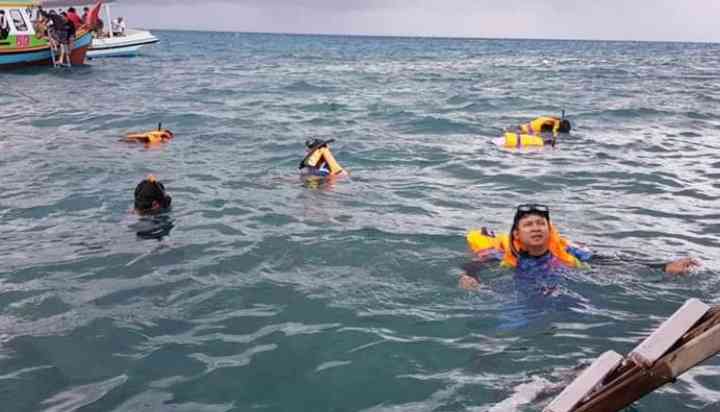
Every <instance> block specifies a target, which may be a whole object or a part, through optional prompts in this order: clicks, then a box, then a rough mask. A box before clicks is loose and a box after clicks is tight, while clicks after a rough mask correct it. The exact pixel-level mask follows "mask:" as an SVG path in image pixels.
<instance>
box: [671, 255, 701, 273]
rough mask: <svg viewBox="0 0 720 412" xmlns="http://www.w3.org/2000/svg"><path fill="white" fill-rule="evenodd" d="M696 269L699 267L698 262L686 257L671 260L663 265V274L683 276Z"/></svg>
mask: <svg viewBox="0 0 720 412" xmlns="http://www.w3.org/2000/svg"><path fill="white" fill-rule="evenodd" d="M697 267H700V261H698V260H697V259H695V258H691V257H686V258H681V259H676V260H673V261H672V262H670V263H668V264H667V265H665V272H666V273H670V274H671V275H684V274H687V273H688V272H689V271H691V270H692V269H695V268H697Z"/></svg>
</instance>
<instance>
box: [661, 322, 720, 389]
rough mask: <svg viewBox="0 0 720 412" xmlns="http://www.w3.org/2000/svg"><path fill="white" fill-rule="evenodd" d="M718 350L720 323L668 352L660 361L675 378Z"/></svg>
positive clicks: (719, 348)
mask: <svg viewBox="0 0 720 412" xmlns="http://www.w3.org/2000/svg"><path fill="white" fill-rule="evenodd" d="M718 351H720V324H718V325H715V326H713V327H712V328H710V329H708V330H707V331H705V333H703V334H701V335H700V336H698V337H696V338H695V339H693V340H691V341H690V342H688V343H687V344H686V345H684V346H683V347H682V348H680V349H678V350H676V351H674V352H672V353H670V354H669V355H668V356H666V357H664V358H663V359H662V362H663V363H664V364H665V365H667V367H668V369H670V371H671V374H672V377H673V378H677V377H678V376H680V375H682V374H683V373H685V371H687V370H688V369H690V368H692V367H693V366H695V365H697V364H698V363H700V362H702V361H704V360H705V359H707V358H709V357H711V356H713V355H715V354H716V353H718Z"/></svg>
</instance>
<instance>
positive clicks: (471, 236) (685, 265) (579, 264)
mask: <svg viewBox="0 0 720 412" xmlns="http://www.w3.org/2000/svg"><path fill="white" fill-rule="evenodd" d="M467 241H468V245H469V246H470V249H471V250H472V251H473V252H474V254H475V255H476V258H477V259H478V260H476V261H474V262H473V263H472V264H468V265H466V266H465V273H463V274H462V275H461V276H460V281H459V284H460V287H462V288H464V289H477V288H478V287H479V286H480V282H479V279H478V274H477V272H478V268H479V267H478V266H479V265H477V263H478V261H480V262H487V261H488V260H500V262H501V263H500V264H501V266H502V267H508V268H515V269H516V270H517V272H521V273H523V272H524V273H527V272H535V271H539V272H548V271H550V270H551V269H552V268H553V267H567V268H584V267H589V265H588V263H589V262H590V261H591V260H595V259H598V256H593V253H592V252H590V251H589V250H587V249H585V248H583V247H580V246H578V245H575V244H573V243H572V242H570V241H568V240H567V239H565V238H563V237H562V236H560V234H559V232H558V231H557V229H556V228H555V226H554V225H553V224H552V223H550V210H549V209H548V207H547V206H544V205H538V204H526V205H520V206H518V207H517V210H516V211H515V217H514V218H513V224H512V227H511V228H510V233H509V234H507V235H495V234H494V233H492V232H490V231H488V230H487V229H485V228H483V229H482V231H471V232H470V233H468V235H467ZM650 266H653V267H659V268H662V269H663V270H664V271H665V272H666V273H669V274H684V273H687V272H688V271H690V270H691V269H693V268H696V267H699V266H700V262H699V261H697V260H696V259H693V258H681V259H676V260H674V261H672V262H669V263H663V264H651V265H650Z"/></svg>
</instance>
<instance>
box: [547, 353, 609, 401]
mask: <svg viewBox="0 0 720 412" xmlns="http://www.w3.org/2000/svg"><path fill="white" fill-rule="evenodd" d="M622 360H623V357H622V356H620V354H618V353H617V352H614V351H607V352H605V353H603V354H602V355H600V357H598V358H597V359H595V362H593V363H592V365H590V366H588V367H587V368H586V369H585V370H584V371H582V373H581V374H580V375H579V376H578V377H577V378H575V380H574V381H573V382H572V383H571V384H570V385H568V386H567V387H566V388H565V389H564V390H563V391H562V392H561V393H560V395H558V396H557V397H556V398H555V399H553V401H552V402H550V404H549V405H548V406H547V407H545V409H544V410H543V412H570V411H571V410H572V409H573V408H574V407H575V405H577V404H578V403H580V401H581V400H582V399H583V398H585V397H586V396H587V395H588V394H589V393H590V392H591V391H592V390H593V389H594V388H595V387H596V386H597V385H598V384H599V383H600V382H602V380H603V379H605V377H606V376H607V375H608V374H609V373H610V372H612V371H613V370H614V369H615V368H617V366H618V365H619V364H620V362H622Z"/></svg>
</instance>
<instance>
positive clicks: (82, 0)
mask: <svg viewBox="0 0 720 412" xmlns="http://www.w3.org/2000/svg"><path fill="white" fill-rule="evenodd" d="M97 2H98V0H35V1H34V3H38V5H39V6H43V7H71V6H89V5H92V4H96V3H97ZM102 2H103V3H114V0H102Z"/></svg>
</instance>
